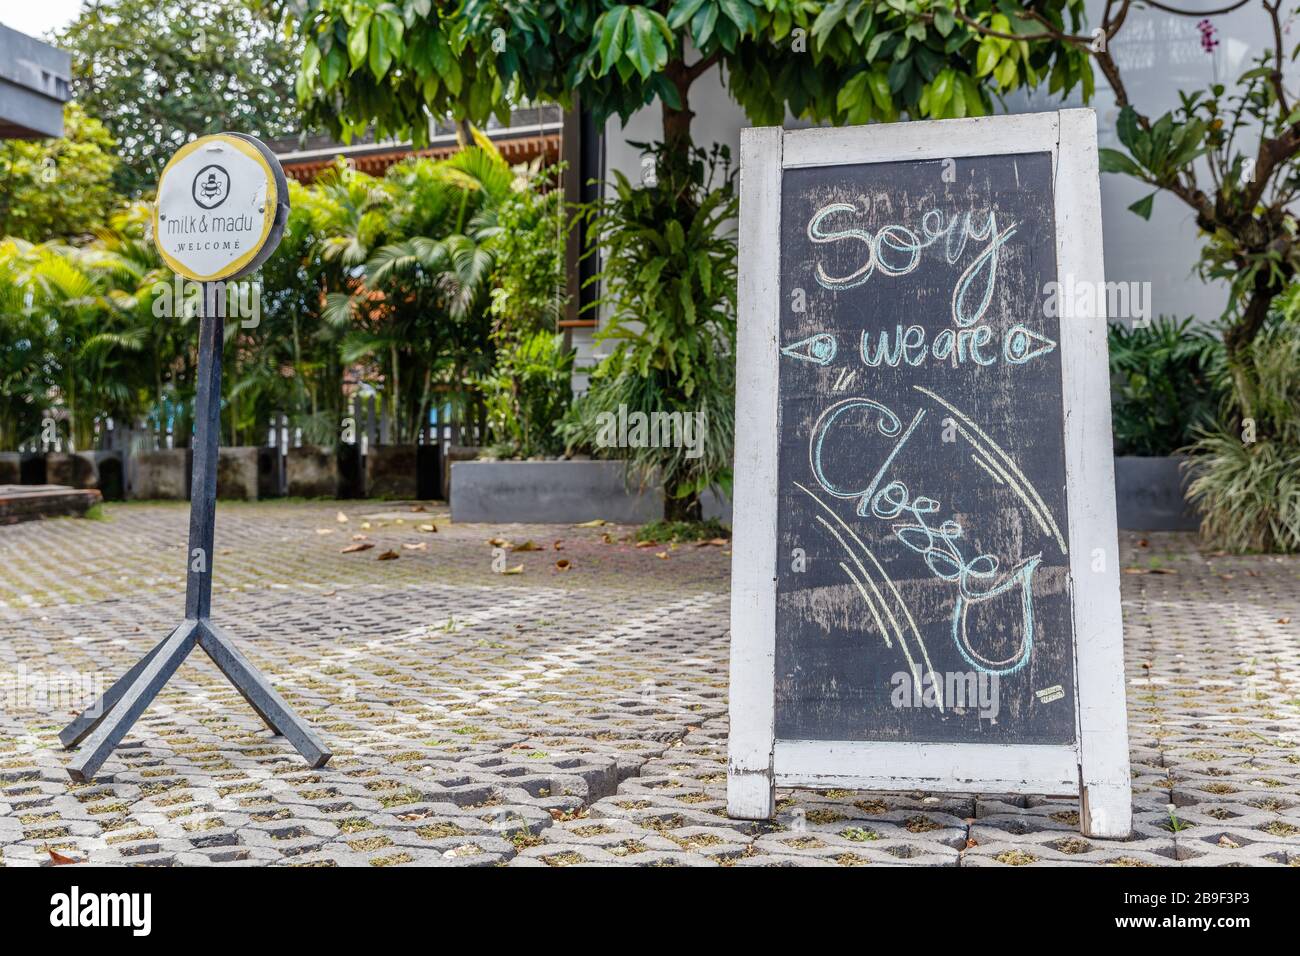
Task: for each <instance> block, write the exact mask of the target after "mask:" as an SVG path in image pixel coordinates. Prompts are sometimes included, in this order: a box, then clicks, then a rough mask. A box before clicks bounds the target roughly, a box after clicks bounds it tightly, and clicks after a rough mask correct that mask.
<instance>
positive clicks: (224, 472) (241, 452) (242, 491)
mask: <svg viewBox="0 0 1300 956" xmlns="http://www.w3.org/2000/svg"><path fill="white" fill-rule="evenodd" d="M217 497H218V498H224V499H226V500H228V501H256V500H257V449H256V448H254V447H248V448H220V449H218V450H217Z"/></svg>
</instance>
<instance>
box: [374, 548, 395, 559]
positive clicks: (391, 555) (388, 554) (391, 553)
mask: <svg viewBox="0 0 1300 956" xmlns="http://www.w3.org/2000/svg"><path fill="white" fill-rule="evenodd" d="M400 557H401V555H400V554H398V553H397V552H396V551H393V550H391V549H390V550H388V551H385V552H384V553H383V554H381V555H379V556H378V557H377V558H375V560H376V561H396V560H397V559H398V558H400Z"/></svg>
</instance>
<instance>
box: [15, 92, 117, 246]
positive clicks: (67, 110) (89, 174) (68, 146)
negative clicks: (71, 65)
mask: <svg viewBox="0 0 1300 956" xmlns="http://www.w3.org/2000/svg"><path fill="white" fill-rule="evenodd" d="M117 164H118V160H117V156H116V144H115V143H114V142H113V137H112V136H110V135H109V133H108V130H106V129H105V128H104V125H103V124H102V123H100V122H99V121H98V120H96V119H94V118H93V117H90V116H87V115H86V112H85V111H84V110H83V109H82V108H81V106H80V105H79V104H77V103H69V104H68V105H67V106H66V107H64V110H63V136H62V138H60V139H50V140H39V141H36V142H22V141H20V140H0V236H16V237H18V238H20V239H26V240H28V241H29V242H42V241H44V240H46V239H73V238H76V237H86V236H88V235H89V234H90V233H91V231H92V230H94V229H95V228H97V227H99V226H102V225H103V224H104V223H105V222H107V221H108V215H109V213H110V212H111V211H112V209H113V207H114V206H115V205H116V204H117V202H118V196H117V194H116V192H115V191H114V189H113V185H112V179H113V171H114V170H115V169H116V168H117Z"/></svg>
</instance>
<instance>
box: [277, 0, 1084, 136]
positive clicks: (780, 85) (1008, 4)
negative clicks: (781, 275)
mask: <svg viewBox="0 0 1300 956" xmlns="http://www.w3.org/2000/svg"><path fill="white" fill-rule="evenodd" d="M1031 10H1032V13H1033V14H1034V16H1037V17H1042V18H1044V19H1045V20H1046V21H1047V22H1048V23H1052V24H1056V25H1058V26H1060V27H1062V28H1077V27H1078V26H1079V25H1080V24H1081V22H1082V16H1083V2H1082V0H1046V2H1042V3H1034V4H1028V3H1024V4H1022V3H1016V2H1013V0H967V2H966V3H965V4H964V11H965V12H964V13H963V14H962V15H961V16H960V17H958V16H956V15H955V13H954V8H953V5H952V3H951V2H950V0H890V2H880V0H830V2H816V0H672V2H668V3H664V4H654V5H651V4H628V3H617V2H613V0H460V2H444V3H439V2H436V0H307V8H306V13H305V15H304V19H303V23H304V33H305V35H306V36H307V38H308V50H307V53H306V55H305V56H304V58H303V61H302V64H301V68H300V71H299V81H298V87H297V89H298V94H299V96H300V97H301V98H302V99H303V100H304V101H306V102H309V103H310V104H311V110H312V116H313V118H315V119H318V120H320V121H322V122H325V123H328V124H329V125H330V126H331V128H333V129H335V130H336V131H338V132H340V133H341V134H349V133H355V132H357V131H358V130H360V129H363V128H364V127H365V126H366V124H367V123H370V122H374V123H375V124H376V126H377V128H378V129H379V130H380V132H381V133H385V134H393V135H399V134H400V135H411V136H415V137H416V138H417V140H419V139H420V137H422V136H423V135H424V134H425V132H424V131H425V129H427V122H426V119H425V115H424V113H423V112H422V107H423V106H426V105H427V106H428V108H429V110H430V111H432V112H433V114H434V115H452V116H454V117H455V118H457V119H461V118H468V119H470V120H473V121H475V122H484V121H486V120H487V118H488V117H489V116H490V115H493V114H501V113H502V112H503V111H504V110H505V109H506V104H507V103H508V102H510V101H512V100H517V99H519V98H521V97H526V98H529V99H533V100H539V99H547V100H554V101H557V102H560V103H564V104H568V103H569V102H570V97H571V95H572V94H573V93H575V92H576V93H578V94H580V95H581V97H582V101H583V104H584V106H585V107H587V108H589V109H591V110H592V111H593V112H594V113H595V115H596V118H597V121H598V122H599V121H603V120H604V119H605V118H606V117H609V116H614V115H617V116H620V117H623V118H624V119H626V118H627V117H629V116H630V115H631V114H632V113H634V112H636V111H637V110H638V109H641V108H642V107H644V106H647V105H650V104H652V103H655V102H659V103H661V104H662V105H663V106H664V108H665V109H666V110H668V111H682V112H685V111H687V110H688V109H689V104H688V102H687V90H688V88H689V86H690V84H691V82H693V81H694V79H696V78H697V77H698V76H699V75H701V74H702V73H703V72H704V71H705V70H707V69H708V68H709V67H712V66H713V65H715V64H717V65H720V66H721V67H722V70H723V77H724V80H725V82H726V83H727V86H728V88H729V89H730V91H731V93H732V95H733V96H734V97H735V98H736V100H737V102H739V103H740V105H741V106H742V107H743V108H744V109H745V110H746V112H747V113H748V115H749V116H750V118H751V119H752V120H753V121H754V122H756V123H779V122H781V121H782V119H783V118H784V116H785V113H786V110H789V111H790V112H791V113H793V114H794V115H795V116H798V117H803V118H808V119H813V120H828V121H831V122H834V123H848V122H866V121H868V120H891V119H896V118H898V117H900V116H903V115H907V116H912V117H922V116H924V117H934V118H942V117H953V116H975V115H982V114H984V113H987V112H988V111H989V108H990V97H991V96H993V95H999V94H1001V93H1004V92H1008V91H1011V90H1014V89H1017V88H1019V87H1021V86H1026V85H1027V86H1036V85H1038V84H1040V83H1044V82H1046V83H1048V84H1049V86H1050V88H1051V90H1052V91H1053V92H1063V91H1067V90H1070V89H1072V88H1074V87H1075V86H1076V85H1082V87H1083V90H1084V93H1085V96H1087V95H1091V90H1092V74H1091V71H1090V69H1089V67H1088V63H1087V55H1086V53H1085V52H1083V51H1082V50H1080V49H1078V48H1077V47H1076V46H1075V45H1073V44H1069V43H1056V42H1042V41H1035V42H1032V43H1031V42H1030V41H1028V40H1020V39H1006V38H1003V37H1000V36H995V35H990V34H989V32H988V31H990V30H992V31H995V32H1005V33H1006V34H1007V36H1010V37H1015V36H1016V35H1019V34H1024V35H1033V34H1034V33H1035V32H1036V31H1037V30H1038V29H1040V27H1039V23H1038V21H1037V20H1035V19H1032V18H1031V17H1030V11H1031ZM376 24H382V26H377V25H376ZM376 40H378V42H379V44H380V46H381V48H382V51H381V52H380V53H378V54H375V52H374V51H375V48H376ZM688 46H689V49H690V50H692V51H694V52H693V54H688V52H687V50H688ZM692 57H693V58H692ZM667 132H668V131H666V133H667Z"/></svg>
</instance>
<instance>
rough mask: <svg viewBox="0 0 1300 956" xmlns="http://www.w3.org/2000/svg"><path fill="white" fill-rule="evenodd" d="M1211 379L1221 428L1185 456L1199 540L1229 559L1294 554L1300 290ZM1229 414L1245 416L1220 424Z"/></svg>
mask: <svg viewBox="0 0 1300 956" xmlns="http://www.w3.org/2000/svg"><path fill="white" fill-rule="evenodd" d="M1218 379H1219V381H1218V382H1217V385H1218V387H1219V390H1220V393H1221V394H1222V395H1223V409H1222V418H1221V421H1220V422H1219V423H1216V424H1213V425H1210V426H1206V427H1203V428H1200V429H1198V430H1197V437H1196V441H1195V442H1194V443H1193V444H1192V446H1191V448H1190V449H1189V451H1190V453H1191V455H1192V458H1191V461H1190V462H1189V464H1188V467H1189V468H1190V470H1191V474H1192V476H1193V478H1192V482H1191V484H1190V485H1189V487H1188V494H1189V497H1190V500H1191V501H1192V502H1193V503H1195V504H1196V505H1197V506H1198V507H1199V508H1200V509H1201V511H1202V514H1203V517H1202V521H1201V535H1202V537H1203V538H1205V540H1206V541H1207V543H1209V544H1211V545H1213V546H1215V547H1219V548H1223V549H1225V550H1229V551H1234V552H1243V551H1271V552H1297V551H1300V287H1297V286H1292V287H1291V288H1290V289H1289V290H1288V291H1287V293H1285V294H1284V295H1283V296H1282V297H1281V310H1280V312H1279V313H1276V314H1275V315H1274V317H1273V319H1272V320H1270V322H1269V324H1268V325H1267V326H1266V327H1265V329H1264V330H1262V331H1261V332H1260V334H1259V335H1257V336H1256V337H1255V339H1254V340H1253V341H1252V342H1251V343H1250V345H1249V346H1247V347H1246V348H1245V349H1244V351H1243V353H1242V355H1241V356H1240V360H1239V362H1238V363H1237V364H1236V368H1234V369H1232V370H1231V371H1230V370H1229V369H1228V368H1227V367H1226V364H1225V365H1221V366H1220V367H1219V369H1218ZM1243 385H1244V388H1245V392H1246V396H1247V401H1248V404H1244V405H1243V395H1242V392H1241V389H1242V387H1243ZM1234 407H1244V409H1245V410H1246V411H1247V412H1249V414H1248V415H1246V416H1244V417H1243V418H1241V419H1240V420H1238V421H1236V422H1234V423H1233V424H1231V425H1229V424H1224V422H1232V421H1233V419H1234V418H1235V416H1234V415H1233V414H1232V412H1233V409H1234ZM1238 429H1239V430H1238Z"/></svg>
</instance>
